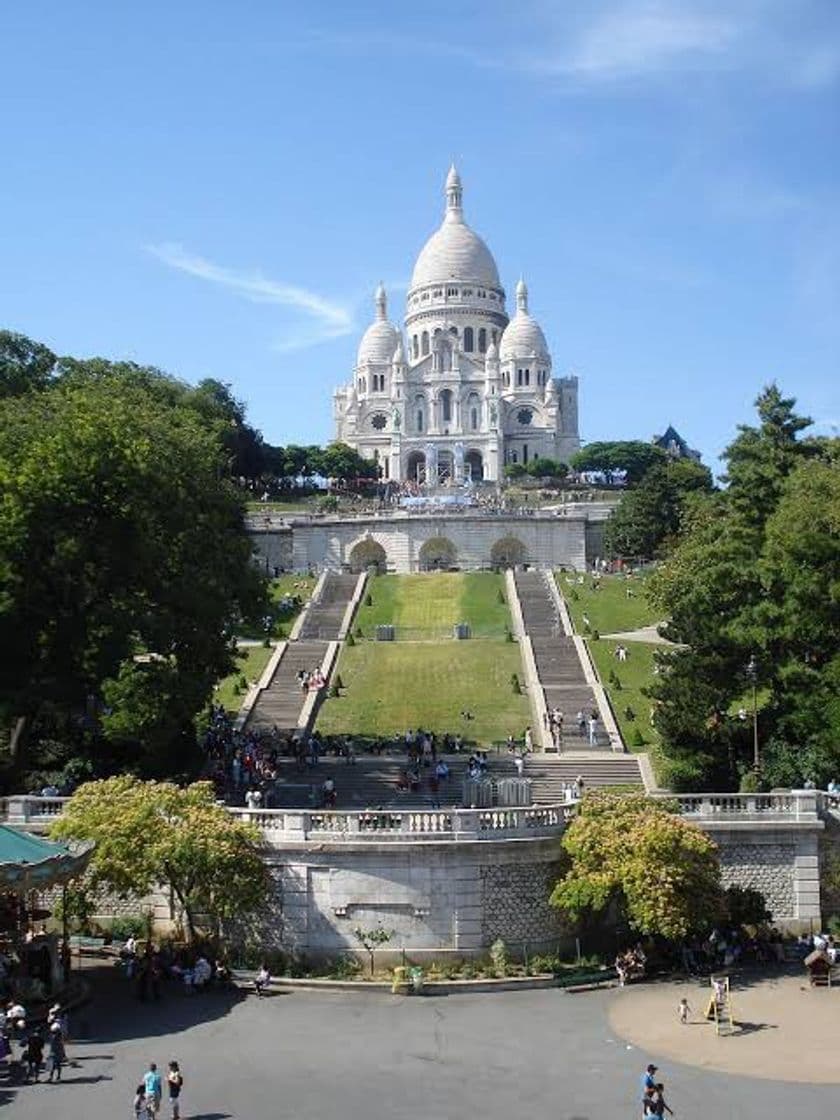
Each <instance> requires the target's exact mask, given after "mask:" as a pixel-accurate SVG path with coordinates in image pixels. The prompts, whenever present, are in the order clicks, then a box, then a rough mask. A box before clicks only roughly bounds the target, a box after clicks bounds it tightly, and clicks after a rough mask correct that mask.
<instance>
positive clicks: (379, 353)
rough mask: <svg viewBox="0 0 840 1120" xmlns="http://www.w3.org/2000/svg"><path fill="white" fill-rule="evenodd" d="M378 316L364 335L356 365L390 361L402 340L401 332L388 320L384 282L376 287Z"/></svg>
mask: <svg viewBox="0 0 840 1120" xmlns="http://www.w3.org/2000/svg"><path fill="white" fill-rule="evenodd" d="M374 301H375V303H376V318H375V319H374V321H373V322H372V323H371V325H370V326H369V327H368V329H367V330H366V331H365V333H364V334H363V335H362V341H361V342H360V343H359V351H358V354H357V355H356V365H357V366H362V365H364V364H365V363H366V362H390V361H391V360H392V359H393V357H394V351H395V350H396V348H397V344H398V343H399V342H400V341H401V338H400V332H399V331H398V330H397V328H396V327H395V326H394V324H393V323H390V322H389V321H388V304H387V297H386V295H385V289H384V287H383V286H382V284H380V285H379V287H378V288H377V289H376V295H375V297H374Z"/></svg>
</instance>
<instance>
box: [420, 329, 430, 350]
mask: <svg viewBox="0 0 840 1120" xmlns="http://www.w3.org/2000/svg"><path fill="white" fill-rule="evenodd" d="M420 353H421V354H424V355H425V354H428V353H429V332H428V331H423V334H422V337H421V339H420Z"/></svg>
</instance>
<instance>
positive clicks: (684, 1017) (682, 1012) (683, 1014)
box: [677, 997, 691, 1023]
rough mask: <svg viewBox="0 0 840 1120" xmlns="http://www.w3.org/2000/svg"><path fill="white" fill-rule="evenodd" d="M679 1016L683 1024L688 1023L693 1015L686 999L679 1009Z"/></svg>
mask: <svg viewBox="0 0 840 1120" xmlns="http://www.w3.org/2000/svg"><path fill="white" fill-rule="evenodd" d="M677 1014H678V1015H679V1017H680V1022H681V1023H687V1022H688V1016H689V1015H690V1014H691V1008H690V1007H689V1006H688V1000H687V999H686V998H685V997H683V998H682V999H681V1000H680V1004H679V1007H678V1008H677Z"/></svg>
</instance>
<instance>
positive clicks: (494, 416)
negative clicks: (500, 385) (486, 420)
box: [490, 401, 499, 427]
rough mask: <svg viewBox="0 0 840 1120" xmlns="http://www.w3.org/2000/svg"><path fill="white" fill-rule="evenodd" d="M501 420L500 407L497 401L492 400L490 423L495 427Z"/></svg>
mask: <svg viewBox="0 0 840 1120" xmlns="http://www.w3.org/2000/svg"><path fill="white" fill-rule="evenodd" d="M498 422H499V409H498V407H497V406H496V402H495V401H491V402H490V425H491V427H495V426H496V424H498Z"/></svg>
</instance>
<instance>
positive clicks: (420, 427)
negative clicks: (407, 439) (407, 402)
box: [417, 408, 423, 432]
mask: <svg viewBox="0 0 840 1120" xmlns="http://www.w3.org/2000/svg"><path fill="white" fill-rule="evenodd" d="M417 431H418V432H422V431H423V409H422V408H418V409H417Z"/></svg>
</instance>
